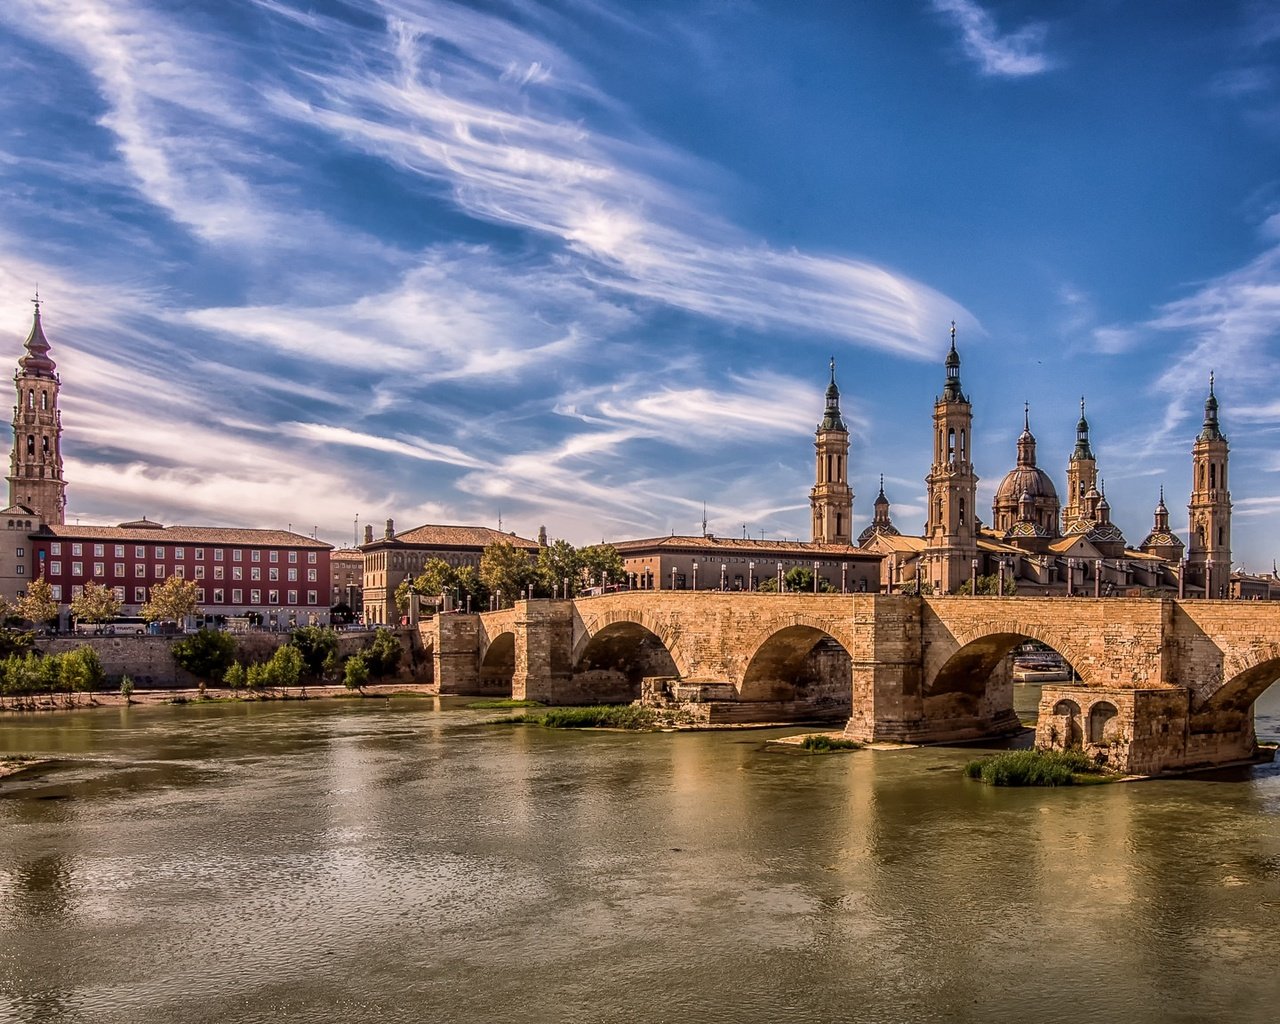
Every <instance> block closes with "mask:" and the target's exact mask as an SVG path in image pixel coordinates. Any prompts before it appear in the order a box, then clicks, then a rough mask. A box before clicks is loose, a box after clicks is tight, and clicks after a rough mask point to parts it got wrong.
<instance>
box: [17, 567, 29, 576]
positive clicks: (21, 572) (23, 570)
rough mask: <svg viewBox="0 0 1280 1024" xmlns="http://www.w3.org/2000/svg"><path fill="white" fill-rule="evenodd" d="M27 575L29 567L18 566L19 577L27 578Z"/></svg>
mask: <svg viewBox="0 0 1280 1024" xmlns="http://www.w3.org/2000/svg"><path fill="white" fill-rule="evenodd" d="M26 574H27V567H26V566H25V565H20V566H18V575H19V576H25V575H26Z"/></svg>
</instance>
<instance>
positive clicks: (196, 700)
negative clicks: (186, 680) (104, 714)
mask: <svg viewBox="0 0 1280 1024" xmlns="http://www.w3.org/2000/svg"><path fill="white" fill-rule="evenodd" d="M396 696H404V697H434V696H436V690H435V687H434V686H432V685H431V684H430V683H374V684H370V685H367V686H365V687H364V689H363V690H362V691H361V690H348V689H347V688H346V687H345V686H342V685H324V686H291V687H289V688H288V689H284V690H279V689H277V690H243V689H242V690H231V689H228V688H227V687H225V686H208V687H205V688H204V689H203V690H201V689H199V688H198V687H193V688H184V689H177V690H134V691H133V693H132V694H131V695H130V696H129V697H127V698H126V697H122V696H121V695H120V694H118V693H73V694H66V693H55V694H43V695H41V696H37V697H9V698H5V700H4V701H3V704H2V705H0V716H2V715H17V716H21V715H28V714H32V713H33V712H47V711H84V710H85V709H87V708H112V707H115V708H119V707H126V706H131V707H132V706H139V705H156V704H201V703H205V704H207V703H212V702H215V701H220V702H227V701H263V700H318V699H320V698H329V699H332V698H335V697H336V698H345V699H352V700H359V699H361V698H366V697H369V698H377V699H381V700H385V699H387V698H388V697H396Z"/></svg>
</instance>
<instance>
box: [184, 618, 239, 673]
mask: <svg viewBox="0 0 1280 1024" xmlns="http://www.w3.org/2000/svg"><path fill="white" fill-rule="evenodd" d="M172 650H173V660H174V661H175V662H176V663H177V665H178V667H179V668H184V669H186V670H187V671H188V672H190V673H191V674H192V675H193V676H195V677H196V678H197V679H211V680H214V681H216V680H218V679H221V678H223V676H225V675H226V673H227V669H229V668H230V667H231V662H232V660H233V659H234V658H235V654H236V640H235V637H233V636H232V635H231V634H230V633H223V632H221V631H220V630H217V629H202V630H200V631H199V632H198V633H192V634H191V636H188V637H183V639H181V640H179V641H178V642H177V643H175V644H174V645H173V648H172Z"/></svg>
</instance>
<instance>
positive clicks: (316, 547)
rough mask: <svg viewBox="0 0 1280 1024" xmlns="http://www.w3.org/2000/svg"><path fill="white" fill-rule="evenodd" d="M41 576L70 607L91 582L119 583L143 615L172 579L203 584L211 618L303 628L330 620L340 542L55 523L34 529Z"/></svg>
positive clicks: (124, 597)
mask: <svg viewBox="0 0 1280 1024" xmlns="http://www.w3.org/2000/svg"><path fill="white" fill-rule="evenodd" d="M31 545H32V553H33V555H34V558H35V563H34V572H33V574H32V575H34V576H37V577H38V576H43V577H44V578H45V579H47V580H48V581H49V583H50V585H51V586H52V587H53V596H54V599H55V600H56V601H58V602H59V604H62V605H67V604H70V603H71V601H72V600H73V599H74V598H75V597H76V595H78V594H79V592H80V589H81V588H82V587H83V586H84V585H85V583H87V582H88V581H89V580H94V581H95V582H97V583H101V584H103V585H105V586H110V587H112V588H114V590H115V592H116V597H117V598H118V599H119V600H120V601H121V602H122V603H123V604H124V614H137V613H138V612H139V610H140V609H141V607H142V605H143V603H144V602H146V600H147V598H148V597H149V596H150V593H151V588H152V587H153V586H155V585H156V584H157V583H160V582H162V581H163V580H165V579H167V578H169V577H170V576H181V577H184V578H186V579H189V580H193V581H194V582H195V584H196V602H197V604H199V606H200V609H201V611H203V612H204V613H205V614H206V615H246V614H249V613H257V614H259V615H262V616H263V617H264V618H266V617H269V616H275V617H276V618H277V620H278V621H282V622H288V621H293V622H296V623H298V624H299V625H305V624H309V623H317V624H321V623H327V622H328V621H329V589H330V585H331V583H330V565H329V552H330V551H331V550H332V545H330V544H325V543H324V542H323V541H318V540H313V539H312V538H310V537H304V536H302V535H301V534H297V533H290V532H288V531H286V530H242V529H236V528H227V527H217V526H162V525H161V524H159V523H153V522H151V521H150V520H148V519H140V520H138V521H136V522H132V523H121V524H120V525H119V526H78V525H77V526H72V525H63V524H49V525H47V526H44V527H42V528H41V529H40V530H39V531H37V532H35V533H33V534H31Z"/></svg>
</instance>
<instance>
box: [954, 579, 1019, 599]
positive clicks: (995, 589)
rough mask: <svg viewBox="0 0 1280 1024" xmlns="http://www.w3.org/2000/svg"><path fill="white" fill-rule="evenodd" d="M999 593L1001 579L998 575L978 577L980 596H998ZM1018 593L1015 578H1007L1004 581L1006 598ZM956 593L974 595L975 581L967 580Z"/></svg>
mask: <svg viewBox="0 0 1280 1024" xmlns="http://www.w3.org/2000/svg"><path fill="white" fill-rule="evenodd" d="M999 592H1000V577H999V576H998V575H997V574H996V573H992V574H991V575H990V576H979V577H978V594H979V595H980V596H981V595H994V594H998V593H999ZM1017 592H1018V584H1017V583H1016V582H1015V581H1014V579H1013V577H1011V576H1006V577H1005V579H1004V596H1005V597H1012V596H1013V595H1014V594H1016V593H1017ZM956 593H957V594H972V593H973V581H972V580H965V581H964V582H963V583H961V584H960V586H958V587H956Z"/></svg>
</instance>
